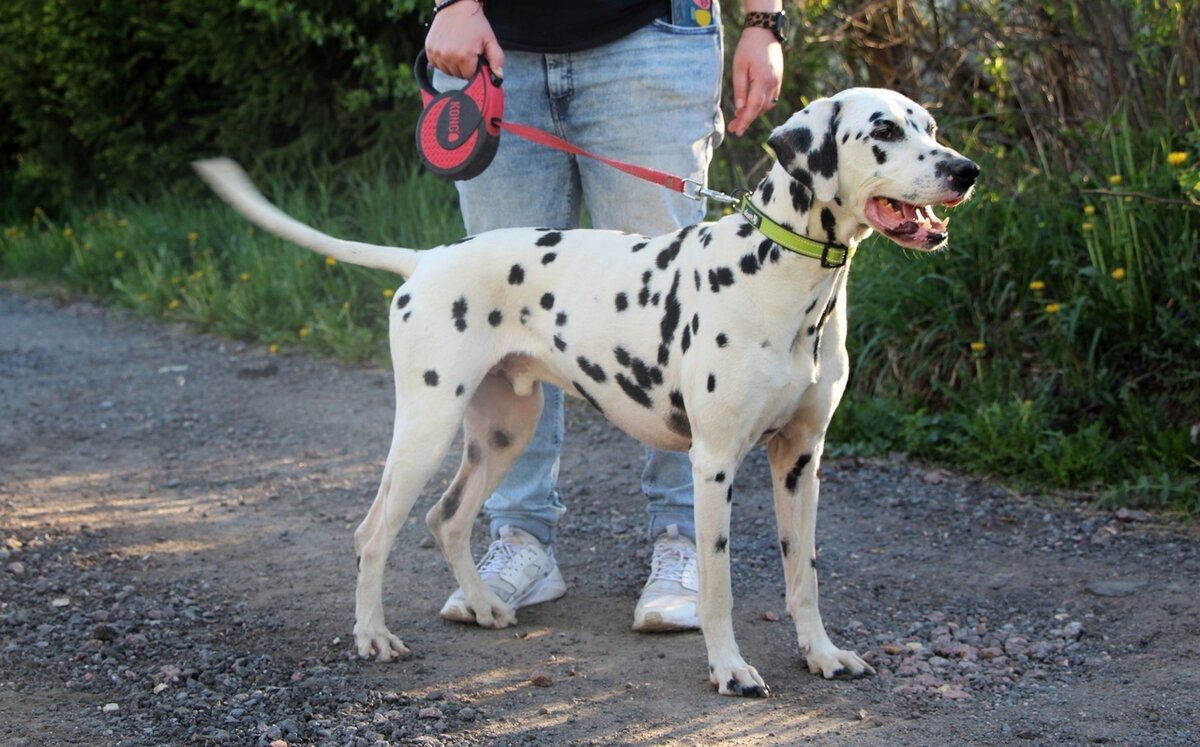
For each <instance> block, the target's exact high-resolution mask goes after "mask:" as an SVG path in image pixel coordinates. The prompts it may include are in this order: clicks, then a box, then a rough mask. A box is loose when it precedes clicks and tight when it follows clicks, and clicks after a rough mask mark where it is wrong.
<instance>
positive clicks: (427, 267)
mask: <svg viewBox="0 0 1200 747" xmlns="http://www.w3.org/2000/svg"><path fill="white" fill-rule="evenodd" d="M880 112H883V113H885V114H886V116H887V117H890V118H893V119H896V120H900V121H905V120H907V122H908V126H907V130H908V131H907V132H906V135H905V137H904V138H903V139H901V140H900V141H892V142H888V143H881V142H879V141H878V140H877V139H875V138H873V137H871V136H870V135H866V136H864V133H870V132H871V131H872V125H873V124H875V123H876V122H877V121H878V116H876V117H875V118H876V122H872V121H871V118H872V116H874V115H877V114H878V113H880ZM931 123H932V119H931V118H930V117H929V115H928V114H927V113H926V112H925V111H924V110H923V109H921V108H920V107H918V106H917V105H916V104H915V103H913V102H911V101H909V100H908V99H906V98H904V97H902V96H900V95H899V94H895V93H892V92H888V91H879V90H873V89H852V90H850V91H846V92H843V93H842V94H839V95H838V96H836V97H834V98H832V99H823V100H820V101H818V102H814V104H813V105H812V106H810V107H809V108H808V109H806V110H805V111H804V112H802V113H798V114H797V115H795V116H794V117H793V118H792V119H791V120H789V121H788V123H786V124H785V125H783V126H782V127H780V128H779V129H778V130H776V132H775V133H774V134H773V135H772V143H773V144H774V145H776V150H777V151H781V150H782V151H786V154H784V153H781V154H780V158H781V159H782V160H784V161H785V162H784V163H782V164H776V165H775V167H774V168H773V169H772V171H771V172H770V174H769V175H768V176H767V178H766V179H764V181H763V182H762V184H760V185H759V187H758V189H757V191H756V193H755V196H754V199H755V202H756V204H758V205H759V206H760V207H761V209H762V210H764V211H765V212H766V213H767V214H768V215H770V216H771V217H772V218H773V219H774V220H776V221H777V222H779V223H783V224H786V225H789V226H791V227H792V228H794V229H795V230H796V231H798V232H800V233H805V234H808V235H810V236H812V237H814V238H816V239H818V240H825V239H827V238H833V239H836V240H837V241H838V242H840V243H842V244H844V245H848V246H854V245H855V244H857V243H858V242H859V241H860V240H861V239H863V238H864V237H865V236H866V235H867V234H869V233H870V231H871V225H870V222H869V221H868V220H867V218H866V217H865V215H864V205H865V204H866V203H867V201H868V200H869V199H870V198H872V197H878V196H881V195H882V196H887V197H892V198H895V199H903V200H905V201H908V202H912V203H915V204H918V205H924V204H926V203H940V202H945V201H950V200H953V201H955V202H957V201H959V200H960V199H961V198H964V197H965V196H966V194H967V193H968V192H969V191H970V189H969V188H970V185H969V184H966V185H964V184H963V183H962V180H961V179H960V181H959V183H957V184H951V183H949V182H948V180H947V179H946V178H945V177H944V176H939V167H938V166H937V165H936V164H941V167H940V168H941V170H942V171H944V170H945V167H946V166H947V164H951V165H952V164H964V163H965V164H969V163H970V162H968V161H966V159H963V158H962V157H961V156H959V155H958V154H957V153H954V152H953V151H951V150H949V149H947V148H944V147H943V146H940V145H938V144H937V143H936V142H934V140H933V137H932V130H931V126H932V125H931ZM902 126H903V125H902ZM805 128H807V129H809V130H810V131H811V133H812V134H816V135H818V136H819V137H822V138H823V137H824V136H825V135H826V134H828V133H832V137H833V138H834V142H835V143H836V150H837V163H838V168H837V170H836V173H833V174H828V175H826V176H824V177H820V178H818V179H817V180H816V186H815V188H814V190H813V192H815V193H816V194H815V197H816V200H815V202H812V204H811V205H810V204H807V203H808V201H810V200H812V197H813V195H812V193H808V197H807V198H806V197H805V190H803V189H797V188H796V187H795V186H794V185H793V180H795V179H801V180H804V179H805V178H806V176H805V173H804V172H805V170H806V169H807V168H808V167H809V165H810V164H818V163H819V160H820V157H819V155H818V154H816V152H815V151H813V152H808V151H804V150H797V146H796V144H797V143H803V142H805V138H804V137H801V136H800V130H801V129H805ZM847 135H848V136H847ZM843 136H846V137H843ZM814 147H815V146H814ZM873 147H886V150H887V153H889V154H891V155H890V157H889V158H888V159H887V163H882V164H881V163H879V162H878V158H877V157H876V156H875V155H873V150H872V148H873ZM937 153H940V154H941V155H935V154H937ZM826 155H828V154H826ZM785 156H786V157H785ZM922 156H924V157H922ZM971 166H973V164H971ZM196 167H197V169H198V171H199V172H200V173H201V174H202V175H203V176H204V178H205V179H206V180H207V181H208V182H209V183H210V184H211V185H212V186H213V187H214V188H215V189H216V190H217V191H218V193H219V194H220V195H221V196H222V197H223V198H224V199H226V200H227V201H228V202H229V203H230V204H232V205H233V206H234V207H235V208H236V209H238V210H239V211H241V212H242V213H243V214H244V215H245V216H246V217H247V218H249V219H250V220H251V221H253V222H255V223H257V224H258V225H259V226H261V227H262V228H264V229H266V230H267V231H270V232H272V233H276V234H278V235H280V236H283V237H284V238H287V239H289V240H291V241H294V242H295V243H297V244H300V245H302V246H306V247H308V248H310V249H312V250H314V251H317V252H319V253H322V254H326V255H328V256H332V257H335V258H337V259H338V260H340V261H344V262H350V263H355V264H363V265H367V266H371V267H379V268H383V269H388V270H391V271H393V272H397V273H400V274H402V275H405V276H406V277H407V280H406V282H405V283H404V285H403V287H402V288H401V289H400V290H399V291H398V292H397V293H396V295H395V299H394V302H393V304H392V307H391V316H390V340H391V350H392V359H393V363H394V366H395V381H396V402H397V409H396V419H395V431H394V435H393V437H392V444H391V448H390V450H389V452H388V457H387V462H386V466H385V467H384V470H383V478H382V480H381V484H380V487H379V492H378V494H377V496H376V498H375V501H374V503H373V504H372V506H371V509H370V511H369V512H368V513H367V516H366V518H365V519H364V520H363V522H362V524H361V525H360V526H359V528H358V530H357V531H356V532H355V545H356V549H357V551H358V555H359V559H360V571H359V578H358V589H357V602H356V606H357V609H356V623H355V626H354V636H355V641H356V645H357V649H358V653H359V654H360V655H361V656H363V657H369V656H372V655H373V656H376V657H377V658H378V659H380V660H381V661H387V660H390V659H394V658H396V657H399V656H403V655H406V654H407V653H409V650H408V648H406V647H405V646H404V644H403V643H402V642H401V641H400V639H398V638H397V637H396V636H394V635H392V633H391V632H390V631H389V630H388V629H387V627H386V625H385V624H384V615H383V602H382V580H383V568H384V563H385V560H386V558H387V555H388V551H389V549H390V547H391V544H392V542H393V540H394V539H395V537H396V534H397V532H398V531H399V529H400V527H401V526H403V524H404V521H405V519H406V518H407V517H408V514H409V511H410V510H411V508H412V506H413V503H414V502H415V501H416V499H417V497H418V495H419V493H420V491H421V489H422V488H423V487H424V486H425V484H426V482H427V481H428V480H429V479H430V477H431V476H432V475H433V473H434V471H435V470H436V468H437V467H438V465H439V464H440V462H441V460H442V458H443V455H444V454H445V452H446V451H447V449H448V448H449V446H450V443H451V441H452V439H453V437H454V435H455V433H456V432H457V429H458V427H459V424H460V423H463V424H464V427H465V438H464V443H465V449H464V453H463V459H462V465H461V467H460V469H459V472H458V474H457V476H456V477H455V478H454V481H453V483H452V485H451V487H450V488H449V489H448V490H447V491H446V493H445V494H444V495H443V496H442V498H441V500H439V501H438V503H437V504H436V505H434V507H433V508H432V509H431V510H430V511H429V513H428V514H427V515H426V522H427V523H428V525H429V527H430V529H431V530H432V531H433V534H434V536H435V537H436V538H437V540H438V542H439V543H440V545H441V547H442V551H443V553H444V554H445V556H446V559H447V561H448V562H449V564H450V566H451V568H452V569H453V571H454V576H455V578H456V579H457V580H458V583H459V584H460V585H461V586H462V589H463V591H464V592H465V594H466V600H467V604H468V606H469V607H470V609H472V610H473V611H474V613H475V618H476V622H477V623H478V624H479V625H482V626H486V627H503V626H506V625H512V624H514V623H515V622H516V616H515V614H514V611H513V610H512V609H510V608H509V607H507V606H506V605H505V604H504V603H502V602H501V601H500V600H499V599H498V598H496V597H495V595H493V594H492V593H491V592H490V591H489V590H488V589H487V587H486V586H484V584H483V582H482V580H481V579H480V577H479V573H478V572H477V570H476V568H475V565H474V562H473V559H472V557H471V552H470V545H469V541H468V540H469V535H470V531H471V527H472V525H473V521H474V518H475V515H476V514H477V513H478V511H479V509H480V507H481V505H482V504H483V502H484V500H485V498H486V497H487V496H488V495H489V494H490V493H491V491H492V490H493V489H494V488H495V486H496V485H497V483H499V481H500V479H501V478H502V477H503V475H504V474H505V472H506V471H507V470H508V468H509V467H510V466H511V465H512V463H513V461H514V460H515V459H516V457H517V456H518V455H519V454H520V453H521V451H522V450H523V449H524V448H525V446H526V445H527V444H528V441H529V438H530V436H531V435H532V433H533V429H534V426H535V424H536V422H537V419H538V415H539V413H540V410H541V406H542V401H541V400H542V397H541V390H540V387H536V386H534V384H535V383H536V382H538V381H545V382H549V383H551V384H554V385H556V386H558V387H561V388H562V389H563V390H564V391H566V392H567V393H569V394H574V395H577V396H584V397H585V398H588V399H589V401H591V402H592V403H593V404H594V405H595V406H597V407H599V408H600V409H601V410H602V412H603V413H604V415H605V416H606V417H608V418H609V419H610V420H611V421H612V422H614V423H615V424H616V425H618V426H619V427H620V428H622V429H623V430H624V431H625V432H627V433H629V434H630V435H632V436H633V437H634V438H637V439H638V440H640V441H642V442H644V443H647V444H650V445H653V446H655V447H657V448H660V449H673V450H688V451H689V454H690V456H691V460H692V465H693V475H694V479H695V487H696V534H697V536H696V543H697V548H698V556H699V570H700V621H701V626H702V628H703V631H704V638H705V643H706V646H707V648H708V660H709V667H710V678H711V680H712V682H713V683H714V684H716V685H717V687H718V689H719V691H720V692H721V693H723V694H741V695H765V694H766V692H767V689H766V685H765V684H764V682H763V680H762V678H761V677H760V676H759V674H758V672H757V671H755V669H754V668H753V667H751V666H750V665H749V664H747V663H746V661H745V660H744V659H743V658H742V656H741V654H740V653H739V652H738V648H737V644H736V642H735V640H734V633H733V626H732V620H731V609H732V596H731V593H730V577H729V553H728V546H727V543H728V540H729V519H730V511H731V507H732V505H733V504H732V502H731V500H727V498H729V497H730V496H731V495H732V494H731V492H730V485H731V484H732V482H733V479H734V475H735V472H736V470H737V468H738V465H739V464H740V462H741V461H742V459H743V457H744V456H745V455H746V453H747V452H748V451H749V450H750V449H751V448H752V447H753V446H754V445H755V444H757V443H760V442H765V443H766V445H767V450H768V455H769V458H770V464H771V472H772V479H773V485H774V493H775V507H776V516H777V520H778V528H779V538H780V542H781V546H782V547H784V548H786V551H785V553H784V561H783V562H784V569H785V576H786V581H787V609H788V611H789V612H790V613H791V615H792V616H793V617H794V618H795V623H796V633H797V636H798V639H799V643H800V647H801V649H802V651H803V652H804V654H805V656H806V657H807V661H808V667H809V669H810V670H812V671H813V672H819V673H821V674H823V675H824V676H825V677H832V676H833V675H834V674H837V673H848V674H851V675H859V674H862V673H864V672H868V671H872V670H871V668H870V666H868V665H867V664H866V663H865V662H863V660H862V659H861V658H859V657H858V655H856V654H855V653H853V652H850V651H843V650H840V649H838V648H837V647H836V646H834V644H833V643H832V642H831V641H830V639H829V637H828V635H826V633H825V628H824V625H823V624H822V622H821V616H820V612H819V611H818V606H817V576H816V569H815V552H816V547H815V521H816V509H817V492H818V483H817V469H818V467H819V465H820V460H821V453H822V450H823V445H824V437H825V431H826V428H827V426H828V424H829V421H830V418H831V417H832V415H833V412H834V410H835V409H836V407H837V404H838V401H839V400H840V398H841V396H842V392H843V390H844V388H845V385H846V377H847V374H848V360H847V356H846V351H845V345H844V343H845V336H846V294H845V286H846V276H847V273H848V271H849V266H848V265H847V266H845V267H842V268H836V269H834V268H827V267H823V266H822V264H821V262H819V261H817V260H813V259H809V258H805V257H801V256H798V255H794V254H792V253H790V252H787V251H784V250H781V249H780V248H779V247H777V246H774V245H772V244H770V242H768V241H765V240H764V237H763V236H762V235H761V234H759V233H757V232H755V231H752V230H749V227H748V226H747V224H746V221H745V220H743V218H742V216H740V215H738V214H734V215H730V216H727V217H725V218H723V219H721V220H719V221H717V222H716V223H712V224H702V225H701V226H694V227H690V228H688V229H684V230H683V231H681V232H677V233H673V234H669V235H666V236H659V237H657V238H652V239H647V238H645V237H640V236H633V235H628V234H621V233H615V232H609V231H584V230H577V231H561V232H560V231H551V230H549V229H528V228H520V229H508V230H499V231H493V232H490V233H487V234H482V235H480V236H475V237H471V238H469V239H466V240H464V241H462V242H457V243H455V244H451V245H447V246H442V247H438V248H436V249H431V250H428V251H421V252H417V251H413V250H410V249H401V248H395V247H380V246H374V245H369V244H362V243H357V242H350V241H343V240H339V239H335V238H332V237H330V236H326V235H325V234H322V233H320V232H318V231H316V230H314V229H311V228H309V227H307V226H304V225H302V224H300V223H298V222H296V221H294V220H293V219H291V218H289V217H288V216H286V215H284V214H283V213H282V212H280V211H279V210H277V209H276V208H274V207H273V206H271V205H270V204H269V203H267V202H266V200H265V199H263V198H262V196H261V195H259V194H258V192H257V191H256V190H255V189H254V187H253V185H251V184H250V182H249V181H248V180H247V178H246V176H245V174H244V173H242V171H241V169H240V168H239V167H238V166H237V165H236V164H234V163H233V162H231V161H228V160H221V159H219V160H214V161H206V162H201V163H198V164H197V165H196ZM976 171H977V170H976ZM970 181H971V182H973V181H974V176H973V174H972V175H971V176H970ZM797 195H799V196H798V197H797ZM798 205H799V206H803V207H806V208H808V209H807V210H798V209H797V206H798ZM831 221H832V222H831ZM925 248H928V247H925ZM729 281H732V282H729ZM685 345H686V351H685V350H684V348H685ZM680 404H682V405H683V407H682V408H681V407H680Z"/></svg>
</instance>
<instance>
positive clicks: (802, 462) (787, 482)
mask: <svg viewBox="0 0 1200 747" xmlns="http://www.w3.org/2000/svg"><path fill="white" fill-rule="evenodd" d="M811 461H812V454H801V455H800V458H799V459H797V460H796V463H795V464H793V465H792V469H791V471H790V472H788V473H787V477H786V478H784V480H783V484H784V486H785V487H786V488H787V490H788V492H789V493H795V492H796V484H797V483H798V482H799V481H800V473H801V472H803V471H804V468H805V467H807V466H808V463H809V462H811Z"/></svg>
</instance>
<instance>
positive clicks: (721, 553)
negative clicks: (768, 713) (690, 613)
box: [691, 444, 768, 698]
mask: <svg viewBox="0 0 1200 747" xmlns="http://www.w3.org/2000/svg"><path fill="white" fill-rule="evenodd" d="M691 458H692V479H693V481H694V483H695V490H696V502H695V514H696V555H697V559H698V564H697V565H698V570H699V572H700V600H699V601H700V603H699V607H700V609H699V613H700V615H699V616H700V629H701V630H702V631H703V632H704V645H705V647H706V648H707V649H708V674H709V679H710V680H711V681H712V683H713V684H714V685H716V686H717V689H718V692H720V693H721V694H722V695H745V696H750V697H760V698H761V697H765V696H766V695H767V692H768V691H767V685H766V683H765V682H763V679H762V677H760V676H759V674H758V672H757V671H756V670H755V669H754V667H752V666H750V665H749V664H747V663H746V660H745V659H743V658H742V655H741V653H740V652H739V651H738V646H737V641H736V640H735V639H734V634H733V593H732V590H731V584H730V577H729V511H730V502H731V500H732V497H733V487H732V485H733V476H734V473H735V471H736V470H737V467H738V463H739V462H740V461H741V457H740V455H715V454H711V453H710V452H709V451H708V449H706V448H705V447H704V446H703V445H702V444H693V446H692V450H691Z"/></svg>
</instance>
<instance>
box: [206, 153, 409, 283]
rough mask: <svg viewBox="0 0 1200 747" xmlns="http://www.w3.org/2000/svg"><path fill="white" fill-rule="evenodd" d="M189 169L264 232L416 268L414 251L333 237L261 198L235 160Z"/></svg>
mask: <svg viewBox="0 0 1200 747" xmlns="http://www.w3.org/2000/svg"><path fill="white" fill-rule="evenodd" d="M192 168H194V169H196V172H197V173H198V174H200V176H201V177H202V178H203V179H204V181H206V182H208V185H209V186H210V187H212V188H213V190H215V191H216V193H217V194H218V195H220V196H221V199H223V200H225V201H226V202H228V203H229V204H230V205H231V206H233V208H234V209H235V210H237V211H238V212H239V213H241V214H242V215H243V216H245V218H246V219H247V220H249V221H250V222H251V223H253V224H255V225H257V226H258V227H259V228H261V229H263V230H264V231H267V232H269V233H273V234H275V235H276V236H279V237H280V238H283V239H287V240H288V241H291V242H293V243H295V244H299V245H300V246H303V247H305V248H308V249H312V250H313V251H314V252H317V253H318V254H324V255H325V256H327V257H333V258H334V259H336V260H338V261H339V262H348V263H350V264H352V265H362V266H363V267H374V268H377V269H380V270H388V271H390V272H394V273H397V274H399V275H403V276H404V277H406V278H407V277H408V276H409V275H412V273H413V272H414V271H415V270H416V269H417V261H418V259H419V257H420V253H419V252H417V251H414V250H412V249H404V248H401V247H393V246H379V245H377V244H364V243H361V242H358V241H346V240H344V239H338V238H334V237H333V236H329V235H328V234H324V233H321V232H320V231H318V230H316V229H315V228H310V227H309V226H306V225H304V224H303V223H301V222H300V221H298V220H296V219H295V218H292V217H291V216H289V215H287V214H286V213H284V212H283V211H282V210H280V209H279V208H277V207H275V206H274V205H272V204H271V203H270V202H268V201H267V198H266V197H263V195H262V193H261V192H259V191H258V189H257V188H256V187H255V186H254V185H253V184H252V183H251V182H250V178H249V177H248V176H246V172H245V171H243V170H242V167H241V166H239V165H238V164H237V162H236V161H233V160H231V159H229V158H210V159H206V160H203V161H195V162H193V163H192Z"/></svg>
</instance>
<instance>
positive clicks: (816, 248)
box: [737, 191, 854, 269]
mask: <svg viewBox="0 0 1200 747" xmlns="http://www.w3.org/2000/svg"><path fill="white" fill-rule="evenodd" d="M737 207H738V212H740V213H741V214H742V217H743V218H745V219H746V222H748V223H749V224H750V225H751V226H754V229H755V230H756V231H758V232H759V233H761V234H762V235H763V236H766V237H767V238H768V239H770V240H771V241H773V242H775V243H776V244H778V245H779V246H782V247H783V248H784V249H787V250H788V251H790V252H794V253H795V254H799V255H801V256H804V257H808V258H810V259H819V260H821V266H822V267H826V268H829V269H836V268H838V267H842V266H844V265H845V264H846V263H847V262H849V261H850V258H851V257H853V256H854V250H853V249H852V248H850V247H847V246H842V245H840V244H827V243H825V242H823V241H816V240H814V239H810V238H808V237H807V236H801V235H800V234H798V233H796V232H795V231H792V230H790V229H788V228H784V227H783V226H781V225H780V224H778V223H776V222H775V221H773V220H771V219H770V218H769V217H767V214H766V213H764V212H762V211H761V210H759V209H758V207H757V206H756V205H755V204H754V203H753V202H751V200H750V192H749V191H740V194H739V200H738V206H737Z"/></svg>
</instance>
